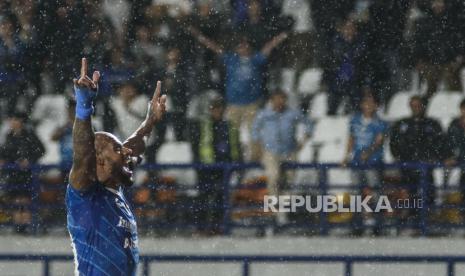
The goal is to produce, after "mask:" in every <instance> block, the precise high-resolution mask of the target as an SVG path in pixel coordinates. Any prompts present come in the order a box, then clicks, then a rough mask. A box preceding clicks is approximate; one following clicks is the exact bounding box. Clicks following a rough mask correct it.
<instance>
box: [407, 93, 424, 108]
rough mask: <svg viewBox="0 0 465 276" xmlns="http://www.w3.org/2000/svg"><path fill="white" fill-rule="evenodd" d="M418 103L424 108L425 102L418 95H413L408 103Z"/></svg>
mask: <svg viewBox="0 0 465 276" xmlns="http://www.w3.org/2000/svg"><path fill="white" fill-rule="evenodd" d="M413 101H419V102H420V103H421V104H422V105H423V106H424V107H426V100H425V99H423V98H422V97H421V96H419V95H414V96H412V97H411V98H410V102H413Z"/></svg>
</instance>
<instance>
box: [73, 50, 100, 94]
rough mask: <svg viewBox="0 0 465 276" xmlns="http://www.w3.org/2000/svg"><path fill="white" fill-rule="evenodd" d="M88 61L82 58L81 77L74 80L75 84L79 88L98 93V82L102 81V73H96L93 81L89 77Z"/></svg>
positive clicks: (93, 75)
mask: <svg viewBox="0 0 465 276" xmlns="http://www.w3.org/2000/svg"><path fill="white" fill-rule="evenodd" d="M87 67H88V64H87V59H86V58H82V60H81V75H80V77H79V79H73V83H74V85H75V86H76V87H78V88H86V89H89V90H93V91H97V88H98V82H99V80H100V72H99V71H94V73H93V74H92V79H90V78H89V77H88V76H87Z"/></svg>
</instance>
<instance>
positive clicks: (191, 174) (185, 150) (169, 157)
mask: <svg viewBox="0 0 465 276" xmlns="http://www.w3.org/2000/svg"><path fill="white" fill-rule="evenodd" d="M157 161H158V163H159V164H189V163H192V162H193V156H192V150H191V145H190V144H189V143H187V142H167V143H165V144H163V145H162V146H161V147H160V149H159V150H158V152H157ZM162 175H163V176H171V177H174V178H176V180H177V181H178V183H180V184H195V183H196V174H195V171H194V170H193V169H189V170H186V169H181V170H179V169H169V170H164V171H163V172H162Z"/></svg>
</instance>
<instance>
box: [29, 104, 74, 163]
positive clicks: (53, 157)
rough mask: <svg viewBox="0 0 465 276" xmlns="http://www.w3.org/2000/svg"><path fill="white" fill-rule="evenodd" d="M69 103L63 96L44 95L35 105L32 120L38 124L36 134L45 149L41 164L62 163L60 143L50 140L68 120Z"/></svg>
mask: <svg viewBox="0 0 465 276" xmlns="http://www.w3.org/2000/svg"><path fill="white" fill-rule="evenodd" d="M67 116H68V115H67V103H66V98H65V96H63V95H42V96H40V97H39V98H38V99H37V101H36V102H35V103H34V109H33V112H32V119H33V120H34V121H37V122H38V125H37V127H36V133H37V136H38V137H39V139H40V140H41V141H42V143H43V144H44V147H45V155H44V156H43V157H42V158H41V159H40V160H39V163H41V164H56V163H58V162H59V161H60V154H59V146H58V143H56V142H53V141H52V140H51V139H50V138H51V136H52V133H53V132H54V131H55V129H56V128H58V127H59V126H61V125H63V124H64V123H65V122H66V120H67Z"/></svg>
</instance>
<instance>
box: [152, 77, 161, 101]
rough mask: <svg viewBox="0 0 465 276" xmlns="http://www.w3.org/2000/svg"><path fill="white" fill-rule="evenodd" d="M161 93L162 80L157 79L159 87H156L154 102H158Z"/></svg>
mask: <svg viewBox="0 0 465 276" xmlns="http://www.w3.org/2000/svg"><path fill="white" fill-rule="evenodd" d="M160 94H161V81H157V87H156V88H155V93H154V94H153V99H152V101H153V102H158V99H159V98H160Z"/></svg>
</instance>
